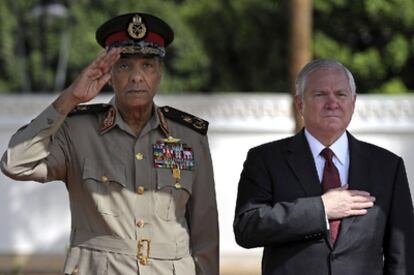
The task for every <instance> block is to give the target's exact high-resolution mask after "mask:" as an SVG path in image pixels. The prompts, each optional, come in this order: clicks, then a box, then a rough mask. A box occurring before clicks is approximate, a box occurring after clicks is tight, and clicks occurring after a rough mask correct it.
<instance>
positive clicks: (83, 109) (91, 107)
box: [68, 103, 111, 116]
mask: <svg viewBox="0 0 414 275" xmlns="http://www.w3.org/2000/svg"><path fill="white" fill-rule="evenodd" d="M110 107H111V105H110V104H104V103H98V104H80V105H78V106H76V107H75V108H74V109H73V110H72V111H71V112H70V113H69V114H68V115H69V116H71V115H77V114H90V113H100V112H105V111H107V110H108V109H109V108H110Z"/></svg>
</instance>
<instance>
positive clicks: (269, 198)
mask: <svg viewBox="0 0 414 275" xmlns="http://www.w3.org/2000/svg"><path fill="white" fill-rule="evenodd" d="M269 169H275V170H276V173H277V169H281V168H280V167H273V165H266V164H265V163H264V161H263V159H262V158H261V156H260V154H259V153H258V151H257V150H254V149H253V150H250V151H249V153H248V156H247V159H246V161H245V163H244V166H243V171H242V173H241V177H240V181H239V187H238V194H237V203H236V213H235V219H234V234H235V238H236V242H237V243H238V244H239V245H240V246H242V247H245V248H253V247H262V246H268V245H275V244H286V243H289V242H298V241H310V240H314V239H321V238H322V237H323V236H325V235H326V233H327V225H326V218H325V211H324V207H323V203H322V200H321V198H320V197H306V196H305V194H303V197H296V198H295V199H292V200H286V201H284V200H280V201H275V199H274V194H275V193H277V192H278V190H274V189H275V188H276V187H275V186H280V183H278V184H277V185H276V184H275V182H274V181H275V180H276V179H274V178H271V176H270V173H269ZM283 169H287V168H286V167H284V168H283ZM289 184H290V183H289V182H288V181H287V180H285V179H283V183H282V185H283V188H289Z"/></svg>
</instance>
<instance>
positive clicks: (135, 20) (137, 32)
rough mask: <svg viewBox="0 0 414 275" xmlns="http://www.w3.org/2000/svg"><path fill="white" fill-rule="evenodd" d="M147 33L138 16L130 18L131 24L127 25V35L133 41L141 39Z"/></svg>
mask: <svg viewBox="0 0 414 275" xmlns="http://www.w3.org/2000/svg"><path fill="white" fill-rule="evenodd" d="M146 33H147V27H146V26H145V24H144V23H143V22H142V18H141V16H139V15H138V14H137V15H135V16H134V17H132V22H131V23H129V25H128V34H129V36H131V37H132V38H134V39H141V38H143V37H144V35H145V34H146Z"/></svg>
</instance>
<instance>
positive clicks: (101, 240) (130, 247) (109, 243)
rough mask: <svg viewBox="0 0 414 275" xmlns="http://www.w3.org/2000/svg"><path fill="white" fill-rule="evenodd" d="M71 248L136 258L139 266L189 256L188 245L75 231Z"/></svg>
mask: <svg viewBox="0 0 414 275" xmlns="http://www.w3.org/2000/svg"><path fill="white" fill-rule="evenodd" d="M71 244H72V246H79V247H85V248H91V249H96V250H102V251H107V252H113V253H121V254H126V255H131V256H136V257H137V259H138V260H139V261H140V263H141V264H143V265H146V264H147V263H148V261H149V259H151V258H152V259H162V260H177V259H181V258H184V257H188V256H190V249H189V245H188V244H181V243H157V242H153V241H151V240H150V239H139V240H131V239H122V238H119V237H116V236H111V235H97V234H96V233H92V232H88V231H78V230H76V231H75V232H73V234H72V238H71Z"/></svg>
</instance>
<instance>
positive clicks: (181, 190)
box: [155, 169, 193, 220]
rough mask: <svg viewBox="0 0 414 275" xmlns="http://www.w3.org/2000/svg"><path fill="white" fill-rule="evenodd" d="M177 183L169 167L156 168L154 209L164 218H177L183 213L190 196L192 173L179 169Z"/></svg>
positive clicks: (182, 215)
mask: <svg viewBox="0 0 414 275" xmlns="http://www.w3.org/2000/svg"><path fill="white" fill-rule="evenodd" d="M180 174H181V175H180V176H181V178H180V180H179V181H178V184H177V182H176V179H175V178H174V177H173V175H172V171H171V170H170V169H157V190H156V192H155V211H156V214H157V216H159V217H160V218H162V219H164V220H177V219H180V218H182V217H184V215H185V210H186V206H187V202H188V200H189V198H190V197H191V193H192V186H193V173H192V171H188V170H181V171H180Z"/></svg>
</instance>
